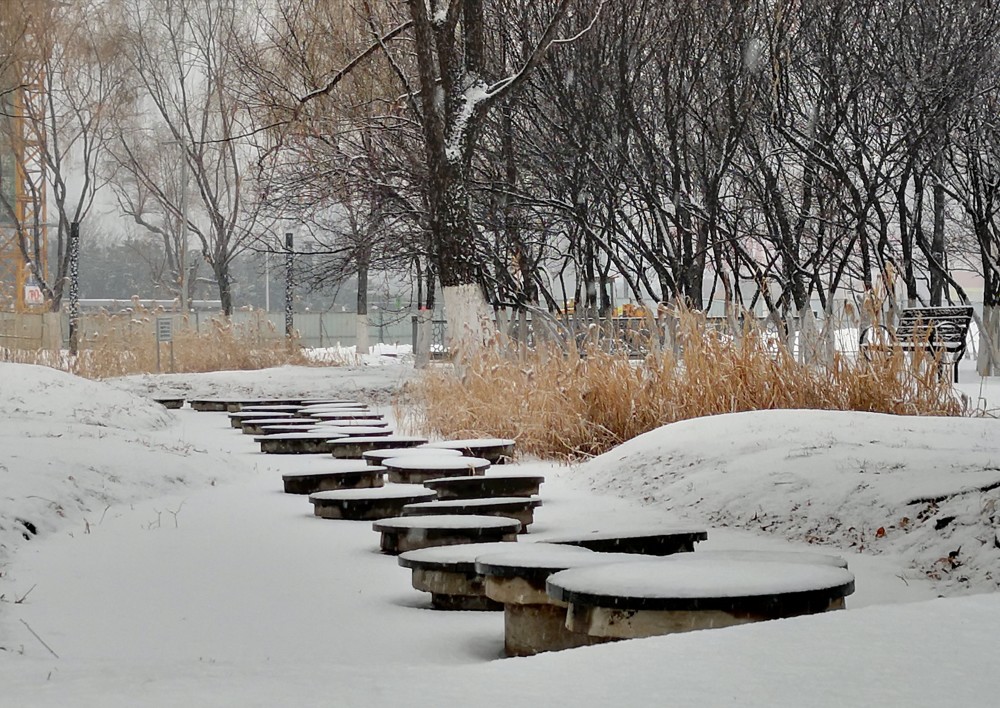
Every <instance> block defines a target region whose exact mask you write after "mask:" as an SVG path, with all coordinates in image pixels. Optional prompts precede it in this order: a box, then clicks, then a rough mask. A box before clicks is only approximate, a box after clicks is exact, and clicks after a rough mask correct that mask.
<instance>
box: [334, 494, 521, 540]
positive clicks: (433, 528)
mask: <svg viewBox="0 0 1000 708" xmlns="http://www.w3.org/2000/svg"><path fill="white" fill-rule="evenodd" d="M424 491H428V492H430V490H429V489H427V490H424ZM325 493H327V494H336V493H337V492H325ZM341 493H344V492H341ZM431 494H433V492H431ZM520 527H521V522H519V521H517V520H516V519H504V518H500V517H497V516H464V515H454V514H445V515H442V516H407V517H397V518H392V519H381V520H380V521H376V522H375V523H374V524H372V528H373V529H374V530H375V531H377V532H379V533H381V534H382V540H381V541H380V543H379V548H380V549H381V550H382V552H383V553H388V554H390V555H397V554H399V553H403V552H405V551H415V550H417V549H418V548H430V547H431V546H453V545H458V544H462V543H485V542H489V541H513V540H515V539H516V538H517V531H518V529H519V528H520Z"/></svg>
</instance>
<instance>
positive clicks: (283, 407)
mask: <svg viewBox="0 0 1000 708" xmlns="http://www.w3.org/2000/svg"><path fill="white" fill-rule="evenodd" d="M301 407H302V406H300V405H299V404H298V403H274V404H271V405H249V406H241V407H240V412H246V413H251V412H254V411H276V412H279V413H295V412H297V411H298V410H299V408H301Z"/></svg>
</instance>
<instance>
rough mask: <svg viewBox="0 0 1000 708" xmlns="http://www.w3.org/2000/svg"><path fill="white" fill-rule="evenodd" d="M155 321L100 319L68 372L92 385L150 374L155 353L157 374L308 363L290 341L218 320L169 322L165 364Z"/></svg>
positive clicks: (144, 316)
mask: <svg viewBox="0 0 1000 708" xmlns="http://www.w3.org/2000/svg"><path fill="white" fill-rule="evenodd" d="M155 320H156V317H155V316H154V315H153V314H151V313H146V312H141V313H138V314H135V315H102V316H101V318H100V320H99V321H98V322H97V323H96V326H95V327H94V328H93V329H94V331H95V333H94V334H90V335H88V334H87V333H86V332H84V337H83V339H82V341H81V345H80V354H79V356H78V358H77V360H76V362H75V363H74V366H73V370H74V372H75V373H77V374H79V375H81V376H86V377H88V378H95V379H101V378H108V377H113V376H125V375H128V374H140V373H154V372H156V371H157V347H159V352H160V360H159V370H160V371H163V372H169V371H171V370H173V371H175V372H177V373H191V372H203V371H226V370H250V369H264V368H268V367H272V366H281V365H284V364H298V365H308V364H309V363H310V362H309V361H308V360H307V359H306V358H305V356H304V355H303V354H302V352H301V349H300V348H299V346H298V345H297V343H295V342H294V341H292V342H289V341H288V340H286V339H284V338H283V337H269V336H264V331H265V330H264V329H263V328H262V327H261V326H260V324H261V323H246V324H233V323H232V322H230V321H229V320H227V319H225V318H222V317H217V318H213V319H212V320H210V321H208V322H204V321H203V322H201V324H200V326H199V328H198V329H197V330H196V329H195V327H194V323H193V322H190V321H189V320H187V318H177V319H175V323H174V330H173V344H172V347H173V359H172V360H171V351H170V349H171V344H169V343H160V344H157V342H156V336H155ZM265 328H266V324H265Z"/></svg>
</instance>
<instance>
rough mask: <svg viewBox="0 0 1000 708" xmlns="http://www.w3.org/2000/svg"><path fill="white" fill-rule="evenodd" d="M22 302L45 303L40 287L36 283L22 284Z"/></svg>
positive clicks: (31, 303)
mask: <svg viewBox="0 0 1000 708" xmlns="http://www.w3.org/2000/svg"><path fill="white" fill-rule="evenodd" d="M24 304H25V305H43V304H45V294H44V293H43V292H42V289H41V288H40V287H38V286H37V285H32V284H30V283H29V284H27V285H25V286H24Z"/></svg>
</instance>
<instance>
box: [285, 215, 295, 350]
mask: <svg viewBox="0 0 1000 708" xmlns="http://www.w3.org/2000/svg"><path fill="white" fill-rule="evenodd" d="M293 256H294V253H293V251H292V234H291V233H286V234H285V336H286V337H287V338H288V339H291V338H292V333H293V332H294V330H295V323H294V314H295V309H294V303H293V302H292V289H293V287H294V281H293V278H292V267H293V265H294V257H293Z"/></svg>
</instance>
